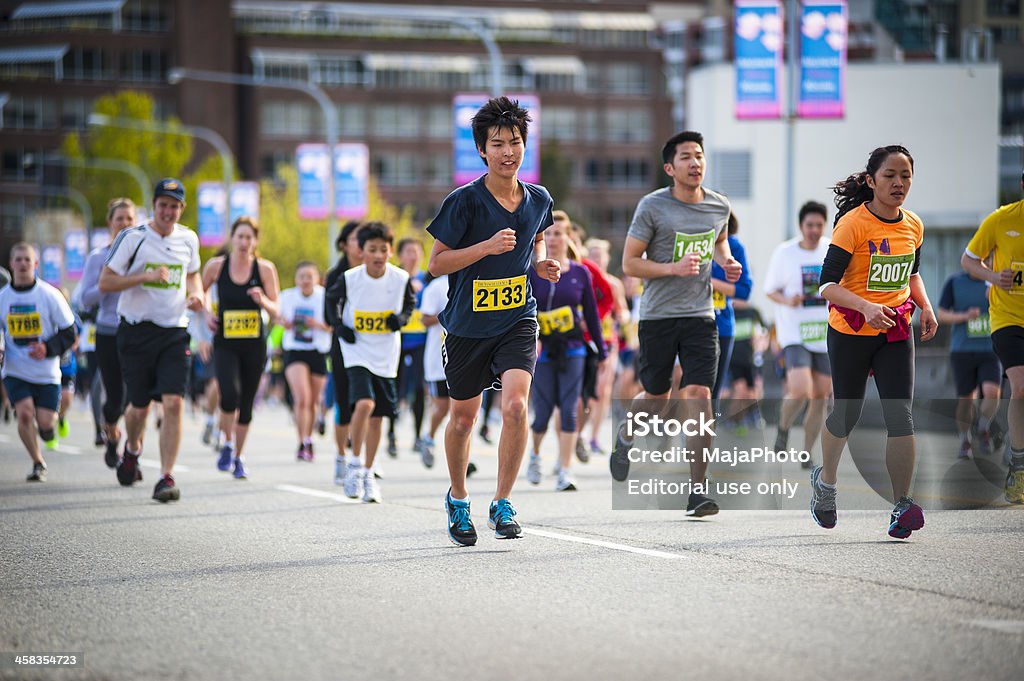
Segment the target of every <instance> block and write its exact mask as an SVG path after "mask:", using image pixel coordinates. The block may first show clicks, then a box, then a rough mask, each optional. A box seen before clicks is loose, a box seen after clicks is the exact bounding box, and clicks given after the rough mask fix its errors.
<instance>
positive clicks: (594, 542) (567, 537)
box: [523, 527, 686, 560]
mask: <svg viewBox="0 0 1024 681" xmlns="http://www.w3.org/2000/svg"><path fill="white" fill-rule="evenodd" d="M523 532H524V533H526V534H533V535H536V536H538V537H547V538H548V539H557V540H558V541H567V542H573V543H575V544H588V545H590V546H600V547H601V548H605V549H612V550H614V551H625V552H626V553H636V554H639V555H641V556H650V557H652V558H664V559H667V560H682V559H684V558H686V556H682V555H680V554H678V553H668V552H666V551H655V550H654V549H642V548H639V547H636V546H627V545H626V544H616V543H614V542H610V541H602V540H600V539H589V538H587V537H574V536H572V535H571V534H561V533H559V532H548V531H547V530H538V529H534V528H532V527H526V528H523Z"/></svg>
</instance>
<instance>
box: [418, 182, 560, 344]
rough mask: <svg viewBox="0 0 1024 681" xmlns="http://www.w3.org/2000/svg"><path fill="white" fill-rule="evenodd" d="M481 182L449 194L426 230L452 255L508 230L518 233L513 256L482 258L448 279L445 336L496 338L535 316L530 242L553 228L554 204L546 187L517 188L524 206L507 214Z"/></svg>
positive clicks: (523, 184)
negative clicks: (520, 322)
mask: <svg viewBox="0 0 1024 681" xmlns="http://www.w3.org/2000/svg"><path fill="white" fill-rule="evenodd" d="M485 177H486V175H485V176H483V177H480V178H478V179H476V180H474V181H472V182H470V183H469V184H467V185H465V186H463V187H459V188H458V189H456V190H455V191H453V192H452V193H451V194H449V195H448V198H446V199H445V200H444V203H442V204H441V208H440V209H439V210H438V212H437V216H436V217H435V218H434V219H433V221H432V222H431V223H430V226H429V227H428V228H427V231H428V232H429V233H430V234H431V236H433V237H434V238H435V239H437V240H438V241H440V242H441V243H443V244H444V245H445V246H447V247H448V248H450V249H452V250H459V249H463V248H469V247H470V246H473V245H474V244H478V243H481V242H483V241H487V240H488V239H490V238H491V237H492V236H494V234H495V233H497V232H499V231H501V230H503V229H505V228H506V227H511V228H512V229H514V230H515V232H516V247H515V248H514V249H512V250H511V251H508V252H507V253H501V254H500V255H488V256H485V257H484V258H482V259H480V260H478V261H477V262H475V263H473V264H472V265H470V266H469V267H466V268H465V269H461V270H458V271H457V272H452V273H451V274H450V275H449V276H448V304H447V305H446V306H445V308H444V311H442V312H441V314H440V315H439V318H440V321H441V325H442V326H443V327H444V328H445V331H446V332H447V333H448V334H451V335H454V336H462V337H464V338H494V337H496V336H500V335H502V334H504V333H505V332H507V331H508V330H509V329H511V328H512V327H513V326H515V325H516V323H518V322H519V321H520V320H522V319H525V318H528V317H536V316H537V301H536V300H534V298H533V289H532V287H531V286H530V278H529V277H528V276H526V275H527V273H528V272H529V270H530V267H531V266H532V257H533V242H534V240H535V239H536V238H537V235H538V234H540V233H541V232H543V231H544V230H545V229H547V228H548V227H549V226H550V225H551V224H552V223H553V222H554V218H553V217H552V215H551V208H552V206H553V205H554V202H553V201H552V200H551V195H550V194H548V190H547V189H545V188H544V187H541V186H540V185H537V184H529V183H527V182H520V183H519V184H520V186H521V187H522V188H523V201H522V203H520V204H519V207H518V208H517V209H516V211H515V212H514V213H510V212H508V210H506V209H505V207H504V206H502V205H501V204H500V203H499V202H498V200H497V199H496V198H494V195H492V194H491V192H490V191H489V190H488V189H487V187H486V186H484V178H485Z"/></svg>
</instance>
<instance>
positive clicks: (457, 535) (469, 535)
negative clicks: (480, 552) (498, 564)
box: [444, 488, 476, 546]
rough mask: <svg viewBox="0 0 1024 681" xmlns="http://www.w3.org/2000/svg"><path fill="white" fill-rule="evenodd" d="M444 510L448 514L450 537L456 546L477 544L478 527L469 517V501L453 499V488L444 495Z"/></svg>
mask: <svg viewBox="0 0 1024 681" xmlns="http://www.w3.org/2000/svg"><path fill="white" fill-rule="evenodd" d="M444 512H445V513H447V514H448V538H449V539H451V540H452V543H453V544H455V545H456V546H473V545H474V544H476V528H475V527H473V520H472V519H471V518H470V517H469V502H468V501H456V500H454V499H452V490H451V488H449V489H448V494H446V495H444Z"/></svg>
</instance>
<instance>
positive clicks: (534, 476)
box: [526, 454, 541, 485]
mask: <svg viewBox="0 0 1024 681" xmlns="http://www.w3.org/2000/svg"><path fill="white" fill-rule="evenodd" d="M526 479H527V480H529V481H530V484H531V485H539V484H540V479H541V472H540V456H538V455H536V454H530V463H529V465H527V466H526Z"/></svg>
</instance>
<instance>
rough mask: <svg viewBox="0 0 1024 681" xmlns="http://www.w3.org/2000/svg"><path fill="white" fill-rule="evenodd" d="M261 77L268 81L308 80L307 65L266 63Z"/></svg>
mask: <svg viewBox="0 0 1024 681" xmlns="http://www.w3.org/2000/svg"><path fill="white" fill-rule="evenodd" d="M263 75H264V77H265V78H267V79H268V80H274V79H279V80H302V81H308V80H309V64H301V63H298V62H273V61H268V62H267V63H266V64H265V65H264V66H263Z"/></svg>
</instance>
